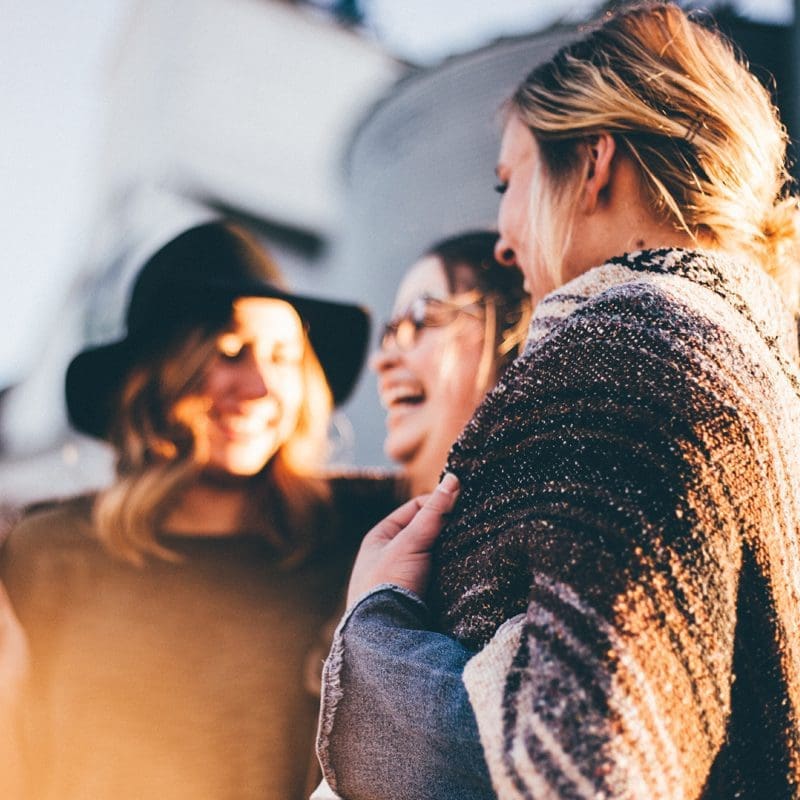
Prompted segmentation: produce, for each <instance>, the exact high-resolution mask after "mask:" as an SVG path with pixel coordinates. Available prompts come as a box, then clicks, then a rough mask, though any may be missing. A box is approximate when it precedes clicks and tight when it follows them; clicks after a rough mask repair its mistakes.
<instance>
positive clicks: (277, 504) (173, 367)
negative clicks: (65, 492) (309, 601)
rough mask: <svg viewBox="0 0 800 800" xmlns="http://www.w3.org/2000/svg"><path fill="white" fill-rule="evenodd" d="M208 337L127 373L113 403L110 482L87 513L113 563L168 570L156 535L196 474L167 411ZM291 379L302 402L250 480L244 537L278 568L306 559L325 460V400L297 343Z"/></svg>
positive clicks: (207, 350) (192, 378)
mask: <svg viewBox="0 0 800 800" xmlns="http://www.w3.org/2000/svg"><path fill="white" fill-rule="evenodd" d="M217 335H218V331H214V332H207V331H202V330H199V329H194V330H191V331H188V332H186V333H185V334H184V335H183V336H182V337H179V338H178V341H177V342H176V343H174V344H173V346H172V347H170V348H167V349H166V351H165V352H164V353H163V354H159V355H156V356H154V357H153V358H152V359H151V360H150V361H149V362H147V363H144V364H140V365H138V366H136V367H134V368H133V369H132V370H131V372H130V373H129V375H128V377H127V379H126V381H125V383H124V386H123V389H122V393H121V396H120V398H119V402H118V409H117V414H116V418H115V420H114V422H113V424H112V427H111V430H110V432H109V440H110V441H111V444H112V445H113V446H114V447H115V449H116V451H117V480H116V482H115V483H114V484H113V485H112V486H111V487H109V488H108V489H107V490H105V491H104V492H102V493H100V494H99V495H98V497H97V499H96V501H95V505H94V522H95V525H94V528H95V532H96V536H97V537H98V539H99V540H100V541H101V542H102V543H103V545H104V546H105V548H106V549H107V550H108V551H109V552H110V553H111V554H112V555H114V556H116V557H118V558H121V559H123V560H126V561H128V562H130V563H133V564H136V565H142V564H143V563H144V560H145V556H148V555H150V556H155V557H158V558H163V559H166V560H176V555H175V554H174V553H173V552H172V551H171V550H169V549H168V548H167V547H165V546H164V545H163V544H161V543H160V542H159V541H158V533H159V531H160V530H161V526H162V524H163V522H164V519H165V518H166V516H167V514H168V513H169V512H170V510H171V509H173V508H174V506H175V504H176V501H177V500H178V498H179V497H180V494H181V492H182V491H183V490H185V489H186V488H187V487H188V486H189V485H190V484H191V483H192V482H193V481H194V480H196V479H197V477H198V475H199V472H200V470H201V467H202V464H201V463H200V460H199V459H198V454H197V452H196V444H195V442H194V439H193V436H192V433H191V431H190V430H189V429H188V428H187V427H186V426H185V425H183V424H181V423H180V422H178V421H177V420H176V418H175V415H174V414H172V410H173V409H174V408H175V406H176V404H177V403H178V401H179V400H180V399H181V398H183V397H185V396H186V395H187V394H190V393H191V392H192V391H193V390H196V389H197V388H198V387H199V386H200V383H201V381H202V379H203V375H204V372H205V369H206V367H207V365H208V364H209V362H210V360H211V358H213V357H214V356H215V354H216V339H217ZM304 337H305V347H304V355H303V361H302V364H301V369H302V373H303V384H304V391H303V402H302V405H301V408H300V414H299V418H298V422H297V426H296V428H295V430H294V432H293V433H292V435H291V437H290V438H289V440H288V441H287V442H286V443H285V444H284V445H283V446H282V447H281V448H280V450H279V451H278V452H277V453H276V454H275V455H274V456H273V457H272V459H271V460H270V461H269V463H268V464H267V465H266V466H265V467H264V469H262V471H261V472H260V473H258V475H256V476H254V477H253V478H251V479H250V487H249V491H248V493H247V502H248V507H247V511H246V514H245V519H244V520H242V522H243V525H244V526H246V529H247V530H249V531H253V532H259V533H261V534H262V535H263V536H264V537H265V538H266V539H267V540H268V541H269V542H270V543H271V544H272V545H273V546H274V547H275V550H276V553H277V554H278V555H279V556H281V557H282V558H283V560H284V563H285V564H286V565H294V564H296V563H299V562H300V561H302V560H303V559H304V558H305V557H306V556H307V555H308V554H309V553H310V552H311V551H312V550H313V549H314V546H315V544H316V541H317V537H318V534H319V531H320V530H322V529H323V528H324V526H321V525H320V522H321V519H320V517H321V514H322V512H323V510H324V508H325V505H326V503H327V502H328V500H329V488H328V484H327V482H326V481H324V480H323V479H322V478H320V477H319V475H320V471H321V469H322V466H323V463H324V460H325V456H326V454H327V453H326V450H327V431H328V424H329V421H330V415H331V408H332V405H333V403H332V398H331V392H330V389H329V388H328V384H327V381H326V380H325V374H324V372H323V370H322V367H321V365H320V363H319V360H318V359H317V356H316V354H315V353H314V351H313V349H312V347H311V344H310V342H309V341H308V337H307V335H305V334H304Z"/></svg>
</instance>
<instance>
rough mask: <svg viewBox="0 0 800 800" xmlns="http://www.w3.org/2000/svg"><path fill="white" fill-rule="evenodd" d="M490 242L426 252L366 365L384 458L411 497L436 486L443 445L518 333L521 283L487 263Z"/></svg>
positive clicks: (460, 241)
mask: <svg viewBox="0 0 800 800" xmlns="http://www.w3.org/2000/svg"><path fill="white" fill-rule="evenodd" d="M496 242H497V234H495V233H490V232H488V231H477V232H472V233H465V234H462V235H460V236H455V237H453V238H450V239H447V240H445V241H442V242H439V243H438V244H436V245H434V246H433V247H432V248H431V249H430V250H429V251H428V252H427V253H426V254H425V255H424V256H423V257H422V258H421V259H420V260H419V261H418V262H417V263H415V264H414V265H413V266H412V267H411V268H410V269H409V271H408V272H407V274H406V276H405V278H404V279H403V281H402V283H401V284H400V287H399V289H398V291H397V298H396V301H395V306H394V307H395V311H394V316H393V318H392V320H391V321H390V322H389V323H388V324H387V325H386V327H385V328H384V332H383V337H382V339H381V347H380V350H379V351H378V352H377V353H376V354H375V356H374V357H373V359H372V368H373V369H374V370H375V371H376V372H377V374H378V391H379V393H380V397H381V402H382V404H383V406H384V408H385V409H386V428H387V433H386V441H385V444H384V449H385V451H386V454H387V455H388V456H389V458H391V459H392V460H393V461H395V462H396V463H397V464H399V465H400V466H401V467H402V470H403V473H404V475H405V477H406V478H407V480H408V485H409V489H410V493H411V494H412V495H417V494H421V493H423V492H429V491H431V490H432V489H433V487H434V486H435V485H436V483H437V481H438V479H439V475H440V474H441V472H442V469H443V468H444V463H445V460H446V458H447V453H448V451H449V449H450V447H451V445H452V444H453V442H454V441H455V440H456V438H457V437H458V434H459V433H461V430H462V428H463V427H464V425H465V424H466V423H467V421H468V420H469V418H470V417H471V416H472V413H473V411H474V410H475V409H476V408H477V406H478V405H479V404H480V402H481V400H482V399H483V397H484V395H485V394H486V392H487V391H488V390H489V389H491V388H492V387H493V386H494V385H495V384H496V383H497V380H498V378H499V377H500V375H502V373H503V372H504V370H505V368H506V367H507V366H508V365H509V364H510V363H511V362H512V361H513V360H514V358H516V356H517V354H518V352H519V348H520V345H521V343H522V342H523V341H524V339H525V335H526V333H527V328H528V320H529V317H530V307H529V300H528V296H527V294H526V293H525V290H524V289H523V286H522V275H521V273H520V272H519V270H516V269H510V268H508V267H505V266H503V265H502V264H500V263H499V262H498V261H497V260H496V259H495V257H494V247H495V244H496Z"/></svg>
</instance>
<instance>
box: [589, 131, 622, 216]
mask: <svg viewBox="0 0 800 800" xmlns="http://www.w3.org/2000/svg"><path fill="white" fill-rule="evenodd" d="M585 147H586V177H585V179H584V186H583V196H582V201H581V208H582V210H583V211H584V213H586V214H593V213H594V212H595V210H596V209H597V206H598V205H599V204H600V203H601V202H602V200H603V198H604V195H605V193H606V189H607V188H608V186H609V184H610V183H611V173H612V169H613V161H614V154H615V153H616V151H617V143H616V141H615V140H614V137H613V136H612V135H611V134H610V133H598V134H597V135H595V136H592V137H591V138H590V139H588V140H587V142H586V145H585Z"/></svg>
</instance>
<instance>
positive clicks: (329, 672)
mask: <svg viewBox="0 0 800 800" xmlns="http://www.w3.org/2000/svg"><path fill="white" fill-rule="evenodd" d="M472 655H473V653H472V652H471V651H470V650H467V649H466V648H464V647H463V646H461V645H460V644H459V643H458V642H456V641H455V640H453V639H451V638H449V637H446V636H443V635H441V634H438V633H435V632H433V631H431V630H430V629H429V627H428V612H427V609H426V607H425V605H424V603H422V601H421V600H420V599H419V598H418V597H416V595H414V594H413V593H411V592H405V591H402V590H399V589H397V588H396V587H379V588H378V589H376V590H374V591H373V592H371V593H370V594H368V595H366V596H365V597H364V598H362V599H361V600H360V601H359V602H357V603H356V604H354V606H353V607H352V608H351V609H350V611H349V612H348V615H346V616H345V618H344V620H343V621H342V623H341V624H340V626H339V629H338V630H337V633H336V637H335V639H334V643H333V648H332V650H331V654H330V656H329V658H328V661H327V663H326V667H325V675H324V679H323V696H322V713H321V720H320V737H319V742H318V745H319V755H320V759H321V761H322V764H323V771H324V773H325V776H326V778H327V780H328V782H329V783H330V785H331V786H332V788H334V789H335V790H336V791H337V792H338V793H339V794H340V795H342V796H343V797H346V798H347V800H360V798H370V800H381V798H387V800H388V798H391V800H403V799H404V798H409V799H410V798H413V799H414V800H425V798H431V799H433V798H436V800H446V799H447V798H460V800H470V799H471V798H474V799H475V800H479V799H482V798H493V797H494V793H493V792H492V789H491V785H490V781H489V777H488V773H487V771H486V766H485V762H484V759H483V752H482V749H481V746H480V741H479V737H478V730H477V725H476V723H475V717H474V715H473V713H472V709H471V706H470V703H469V698H468V696H467V693H466V689H465V687H464V684H463V681H462V672H463V669H464V665H465V664H466V663H467V661H469V659H470V658H471V657H472Z"/></svg>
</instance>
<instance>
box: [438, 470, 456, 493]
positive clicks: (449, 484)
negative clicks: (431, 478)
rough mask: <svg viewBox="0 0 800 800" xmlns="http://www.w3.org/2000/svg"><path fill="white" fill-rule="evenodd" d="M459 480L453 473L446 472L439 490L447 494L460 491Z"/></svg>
mask: <svg viewBox="0 0 800 800" xmlns="http://www.w3.org/2000/svg"><path fill="white" fill-rule="evenodd" d="M458 486H459V483H458V478H457V477H456V476H455V475H454V474H453V473H452V472H445V474H444V477H443V478H442V480H441V482H440V483H439V488H440V489H442V491H445V492H455V491H456V490H457V489H458Z"/></svg>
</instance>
